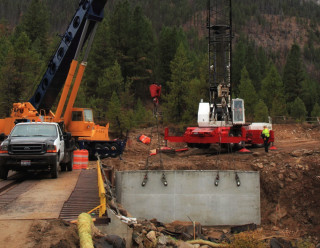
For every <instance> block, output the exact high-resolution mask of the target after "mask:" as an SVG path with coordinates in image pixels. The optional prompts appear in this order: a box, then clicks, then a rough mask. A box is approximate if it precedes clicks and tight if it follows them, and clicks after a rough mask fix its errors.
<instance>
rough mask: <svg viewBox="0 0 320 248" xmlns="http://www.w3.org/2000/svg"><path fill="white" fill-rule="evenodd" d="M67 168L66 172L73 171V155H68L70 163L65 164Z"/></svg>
mask: <svg viewBox="0 0 320 248" xmlns="http://www.w3.org/2000/svg"><path fill="white" fill-rule="evenodd" d="M66 166H67V170H68V171H72V169H73V154H72V153H71V154H70V161H69V162H68V163H66Z"/></svg>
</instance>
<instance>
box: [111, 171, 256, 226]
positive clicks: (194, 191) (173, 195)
mask: <svg viewBox="0 0 320 248" xmlns="http://www.w3.org/2000/svg"><path fill="white" fill-rule="evenodd" d="M145 173H146V171H122V172H116V194H117V200H118V202H120V203H121V204H122V205H123V206H124V207H125V208H126V209H127V210H128V212H129V213H130V214H131V215H132V216H133V217H135V218H145V219H152V218H157V219H158V221H161V222H165V223H168V222H172V221H174V220H181V221H190V220H189V218H188V216H189V217H190V218H191V219H192V220H193V221H197V222H200V223H201V224H202V225H242V224H248V223H255V224H260V180H259V172H253V171H252V172H251V171H250V172H244V171H237V174H238V176H239V179H240V183H241V184H240V186H239V187H238V186H237V183H236V180H235V171H219V178H220V180H219V184H218V186H215V179H216V176H217V173H218V171H185V170H180V171H148V181H147V184H146V185H145V186H144V187H142V186H141V183H142V181H143V178H144V176H145ZM163 173H164V174H165V176H166V179H167V182H168V186H164V185H163V183H162V181H161V178H162V174H163Z"/></svg>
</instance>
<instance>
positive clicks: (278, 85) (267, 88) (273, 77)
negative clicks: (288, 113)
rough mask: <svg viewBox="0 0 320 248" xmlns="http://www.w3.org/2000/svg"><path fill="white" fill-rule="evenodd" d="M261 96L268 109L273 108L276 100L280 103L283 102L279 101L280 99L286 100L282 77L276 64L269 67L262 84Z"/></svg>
mask: <svg viewBox="0 0 320 248" xmlns="http://www.w3.org/2000/svg"><path fill="white" fill-rule="evenodd" d="M259 95H260V98H261V99H262V100H263V101H264V102H265V104H266V105H267V107H268V109H271V108H272V103H273V102H274V100H275V98H276V99H277V100H278V103H280V102H281V100H280V101H279V98H284V90H283V84H282V81H281V77H280V75H279V73H278V71H277V69H276V67H275V66H274V64H272V65H271V66H270V67H269V71H268V74H267V76H266V77H265V78H264V79H263V80H262V82H261V90H260V92H259Z"/></svg>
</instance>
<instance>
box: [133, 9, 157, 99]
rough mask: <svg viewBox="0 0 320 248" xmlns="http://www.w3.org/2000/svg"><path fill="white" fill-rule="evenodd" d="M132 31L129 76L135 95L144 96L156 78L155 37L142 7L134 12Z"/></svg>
mask: <svg viewBox="0 0 320 248" xmlns="http://www.w3.org/2000/svg"><path fill="white" fill-rule="evenodd" d="M130 33H131V35H130V36H131V39H130V40H129V51H128V59H131V61H130V62H129V61H128V67H129V68H128V76H130V77H132V79H133V84H132V87H133V89H134V91H135V96H136V97H144V96H145V95H146V94H147V93H148V86H149V84H150V82H151V81H152V78H154V76H153V70H154V68H153V67H154V65H153V64H152V63H153V59H154V58H153V57H154V37H153V30H152V25H151V22H150V21H149V20H148V19H147V18H146V17H145V16H144V15H143V12H142V8H141V7H136V8H135V10H134V12H133V17H132V23H131V26H130ZM129 65H130V66H129Z"/></svg>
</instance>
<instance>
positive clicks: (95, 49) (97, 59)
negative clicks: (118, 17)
mask: <svg viewBox="0 0 320 248" xmlns="http://www.w3.org/2000/svg"><path fill="white" fill-rule="evenodd" d="M115 60H116V56H115V51H114V48H113V47H112V46H111V44H110V28H109V23H108V20H107V18H105V19H104V20H103V21H102V23H100V24H99V26H98V29H97V33H96V35H95V39H94V42H93V45H92V49H91V51H90V54H89V58H88V66H87V68H86V71H85V75H84V79H83V84H84V85H85V88H86V96H87V98H88V99H89V98H91V97H93V98H95V97H97V95H98V93H97V86H98V82H99V81H100V78H101V75H102V72H103V71H104V70H105V69H106V68H108V67H110V66H112V65H113V64H114V62H115ZM110 95H111V94H110Z"/></svg>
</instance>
